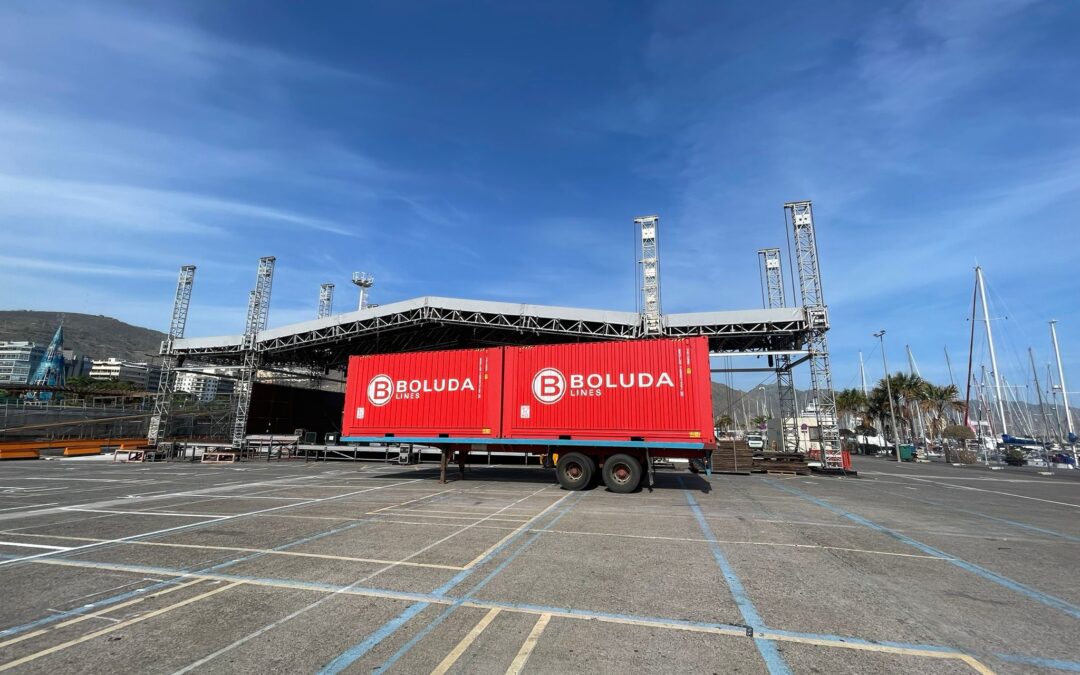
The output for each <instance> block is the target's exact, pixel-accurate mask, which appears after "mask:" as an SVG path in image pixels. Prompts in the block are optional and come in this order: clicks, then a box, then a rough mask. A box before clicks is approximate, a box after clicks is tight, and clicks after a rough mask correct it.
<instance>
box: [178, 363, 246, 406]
mask: <svg viewBox="0 0 1080 675" xmlns="http://www.w3.org/2000/svg"><path fill="white" fill-rule="evenodd" d="M223 375H224V376H234V375H235V370H234V369H231V368H203V369H202V370H200V371H198V372H187V371H184V372H180V373H177V375H176V384H175V385H174V389H175V390H176V391H184V392H187V393H189V394H191V395H192V396H194V397H195V398H196V399H197V400H199V401H204V402H205V401H212V400H214V397H215V396H217V395H218V394H228V393H231V392H232V390H233V381H232V379H231V377H221V376H223Z"/></svg>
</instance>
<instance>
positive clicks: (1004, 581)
mask: <svg viewBox="0 0 1080 675" xmlns="http://www.w3.org/2000/svg"><path fill="white" fill-rule="evenodd" d="M763 482H764V483H765V484H766V485H769V486H771V487H773V488H775V489H777V490H782V491H784V492H788V493H790V494H793V495H795V496H797V497H800V498H802V499H804V500H806V501H808V502H811V503H813V504H817V505H818V506H820V507H822V508H824V509H827V510H829V511H832V512H833V513H836V514H838V515H841V516H843V517H844V518H847V519H848V520H852V521H854V522H856V523H859V524H860V525H864V526H866V527H868V528H870V529H872V530H876V531H878V532H881V533H883V534H886V535H888V536H890V537H892V538H893V539H896V540H897V541H901V542H903V543H905V544H907V545H909V546H913V547H915V548H917V549H919V550H920V551H923V552H924V553H928V554H930V555H933V556H937V557H939V558H941V559H942V560H943V561H944V562H947V563H949V564H950V565H955V566H956V567H959V568H960V569H962V570H965V571H967V572H971V573H972V574H976V575H978V576H980V577H982V578H983V579H986V580H987V581H992V582H993V583H995V584H997V585H999V586H1002V587H1004V588H1008V589H1009V590H1012V591H1016V592H1017V593H1021V594H1023V595H1026V596H1027V597H1029V598H1031V599H1032V600H1035V601H1036V602H1040V603H1042V604H1044V605H1046V606H1047V607H1053V608H1054V609H1057V610H1060V611H1062V612H1064V613H1065V614H1068V615H1069V616H1071V617H1073V618H1074V619H1080V607H1077V606H1076V605H1074V604H1072V603H1071V602H1068V601H1066V600H1062V599H1061V598H1058V597H1055V596H1053V595H1049V594H1047V593H1043V592H1042V591H1039V590H1036V589H1034V588H1031V587H1030V586H1025V585H1024V584H1022V583H1020V582H1018V581H1014V580H1012V579H1010V578H1008V577H1006V576H1002V575H1000V574H998V573H997V572H992V571H990V570H988V569H986V568H985V567H980V566H979V565H976V564H974V563H970V562H968V561H966V560H963V559H961V558H957V557H956V556H953V555H950V554H948V553H945V552H944V551H941V550H939V549H936V548H934V547H933V546H930V545H928V544H924V543H922V542H921V541H918V540H916V539H912V538H911V537H909V536H907V535H906V534H901V533H900V532H897V531H896V530H893V529H890V528H888V527H885V526H884V525H879V524H877V523H875V522H873V521H870V520H867V519H866V518H863V517H862V516H859V515H856V514H854V513H851V512H849V511H845V510H844V509H842V508H840V507H838V506H833V505H832V504H830V503H829V502H827V501H825V500H823V499H819V498H818V497H815V496H813V495H809V494H807V493H805V492H803V491H802V490H799V489H796V488H793V487H789V486H787V485H783V484H780V483H776V482H774V481H771V480H765V481H763Z"/></svg>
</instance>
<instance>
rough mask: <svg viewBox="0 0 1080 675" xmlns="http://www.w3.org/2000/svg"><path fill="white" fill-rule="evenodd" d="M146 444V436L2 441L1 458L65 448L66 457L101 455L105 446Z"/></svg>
mask: <svg viewBox="0 0 1080 675" xmlns="http://www.w3.org/2000/svg"><path fill="white" fill-rule="evenodd" d="M145 445H146V439H145V438H87V439H70V440H59V441H8V442H0V459H36V458H37V457H39V456H40V454H41V451H42V450H53V449H60V448H63V450H64V456H65V457H81V456H86V455H100V454H101V449H102V448H103V447H110V448H112V447H115V448H118V449H120V450H124V449H132V448H137V447H140V446H145Z"/></svg>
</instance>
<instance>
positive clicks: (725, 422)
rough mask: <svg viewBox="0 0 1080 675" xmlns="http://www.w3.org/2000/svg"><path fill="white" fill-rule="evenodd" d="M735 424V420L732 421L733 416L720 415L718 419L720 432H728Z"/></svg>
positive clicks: (717, 426)
mask: <svg viewBox="0 0 1080 675" xmlns="http://www.w3.org/2000/svg"><path fill="white" fill-rule="evenodd" d="M734 423H735V422H734V420H732V419H731V415H720V416H719V417H717V418H716V428H717V429H719V430H720V431H728V430H729V429H731V425H732V424H734Z"/></svg>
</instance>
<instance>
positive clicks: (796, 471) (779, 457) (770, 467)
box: [754, 452, 810, 476]
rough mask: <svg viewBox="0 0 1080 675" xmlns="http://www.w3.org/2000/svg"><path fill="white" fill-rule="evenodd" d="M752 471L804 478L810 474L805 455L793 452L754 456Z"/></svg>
mask: <svg viewBox="0 0 1080 675" xmlns="http://www.w3.org/2000/svg"><path fill="white" fill-rule="evenodd" d="M754 471H756V472H760V473H783V474H786V475H799V476H806V475H809V474H810V465H809V464H807V463H806V456H805V455H800V454H798V453H794V452H785V453H761V454H757V455H755V456H754Z"/></svg>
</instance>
